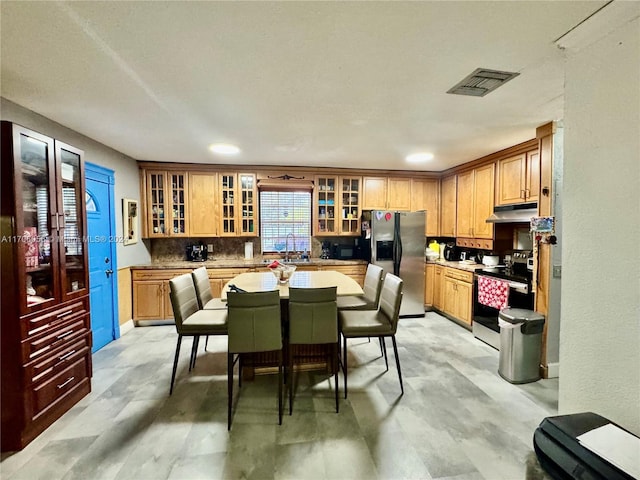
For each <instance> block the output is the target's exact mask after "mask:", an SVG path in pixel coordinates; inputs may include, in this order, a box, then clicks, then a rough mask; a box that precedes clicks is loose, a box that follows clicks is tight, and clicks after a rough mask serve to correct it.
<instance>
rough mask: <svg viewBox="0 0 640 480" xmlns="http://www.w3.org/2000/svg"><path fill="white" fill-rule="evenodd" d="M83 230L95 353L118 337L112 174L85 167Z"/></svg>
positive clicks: (90, 166) (95, 167) (104, 170)
mask: <svg viewBox="0 0 640 480" xmlns="http://www.w3.org/2000/svg"><path fill="white" fill-rule="evenodd" d="M86 172H87V173H86V188H87V196H86V203H87V229H88V233H89V301H90V303H91V332H92V334H93V349H92V352H96V351H98V350H99V349H101V348H102V347H104V346H105V345H106V344H107V343H109V342H111V341H112V340H115V339H116V338H118V337H119V336H120V328H119V326H118V310H117V308H116V305H117V301H116V299H117V291H116V288H117V282H116V281H115V278H116V272H117V271H116V262H115V259H116V258H115V257H116V256H115V242H114V237H115V211H114V208H113V172H112V171H111V170H108V169H105V168H102V167H98V166H96V165H90V164H87V167H86Z"/></svg>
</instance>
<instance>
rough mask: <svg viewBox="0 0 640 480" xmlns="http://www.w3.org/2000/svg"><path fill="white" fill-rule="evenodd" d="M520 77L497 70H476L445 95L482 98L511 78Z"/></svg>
mask: <svg viewBox="0 0 640 480" xmlns="http://www.w3.org/2000/svg"><path fill="white" fill-rule="evenodd" d="M518 75H520V74H519V73H513V72H501V71H499V70H489V69H487V68H477V69H476V70H474V71H473V73H471V75H469V76H468V77H466V78H465V79H464V80H462V81H461V82H459V83H458V84H457V85H456V86H454V87H453V88H451V89H449V90H448V91H447V93H453V94H455V95H469V96H472V97H484V96H485V95H486V94H487V93H489V92H493V91H494V90H495V89H496V88H498V87H499V86H501V85H504V84H505V83H507V82H508V81H509V80H511V79H512V78H515V77H517V76H518Z"/></svg>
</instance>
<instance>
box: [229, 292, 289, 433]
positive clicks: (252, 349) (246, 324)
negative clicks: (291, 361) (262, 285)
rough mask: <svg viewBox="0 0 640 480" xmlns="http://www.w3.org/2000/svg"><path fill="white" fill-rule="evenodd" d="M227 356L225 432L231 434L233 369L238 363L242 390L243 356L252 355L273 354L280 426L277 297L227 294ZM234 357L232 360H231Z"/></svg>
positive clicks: (260, 294) (271, 293)
mask: <svg viewBox="0 0 640 480" xmlns="http://www.w3.org/2000/svg"><path fill="white" fill-rule="evenodd" d="M227 303H228V319H229V320H228V322H229V328H228V330H229V336H228V353H227V386H228V405H227V429H228V430H231V418H232V416H231V413H232V403H233V402H232V401H233V368H234V365H235V363H236V361H238V363H239V368H238V374H239V379H238V386H239V388H240V387H241V386H242V366H243V364H244V358H243V357H244V356H245V355H248V354H251V353H256V352H275V353H276V358H277V362H278V424H279V425H282V369H283V362H282V322H281V317H280V294H279V292H278V291H277V290H273V291H268V292H244V293H240V292H229V293H228V294H227ZM234 356H235V359H234Z"/></svg>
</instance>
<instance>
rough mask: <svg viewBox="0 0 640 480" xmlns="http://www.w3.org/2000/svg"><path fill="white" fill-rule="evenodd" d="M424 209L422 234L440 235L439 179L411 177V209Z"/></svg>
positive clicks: (413, 210) (428, 235)
mask: <svg viewBox="0 0 640 480" xmlns="http://www.w3.org/2000/svg"><path fill="white" fill-rule="evenodd" d="M418 210H426V212H427V221H426V223H425V231H424V234H425V236H427V237H437V236H438V235H440V181H439V180H438V179H437V178H426V179H416V178H412V179H411V211H412V212H417V211H418Z"/></svg>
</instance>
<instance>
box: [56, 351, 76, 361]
mask: <svg viewBox="0 0 640 480" xmlns="http://www.w3.org/2000/svg"><path fill="white" fill-rule="evenodd" d="M74 353H76V351H75V350H71V351H70V352H67V353H65V354H64V355H62V356H60V357H58V360H59V361H60V362H62V361H64V360H66V359H67V358H69V357H70V356H71V355H73V354H74Z"/></svg>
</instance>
